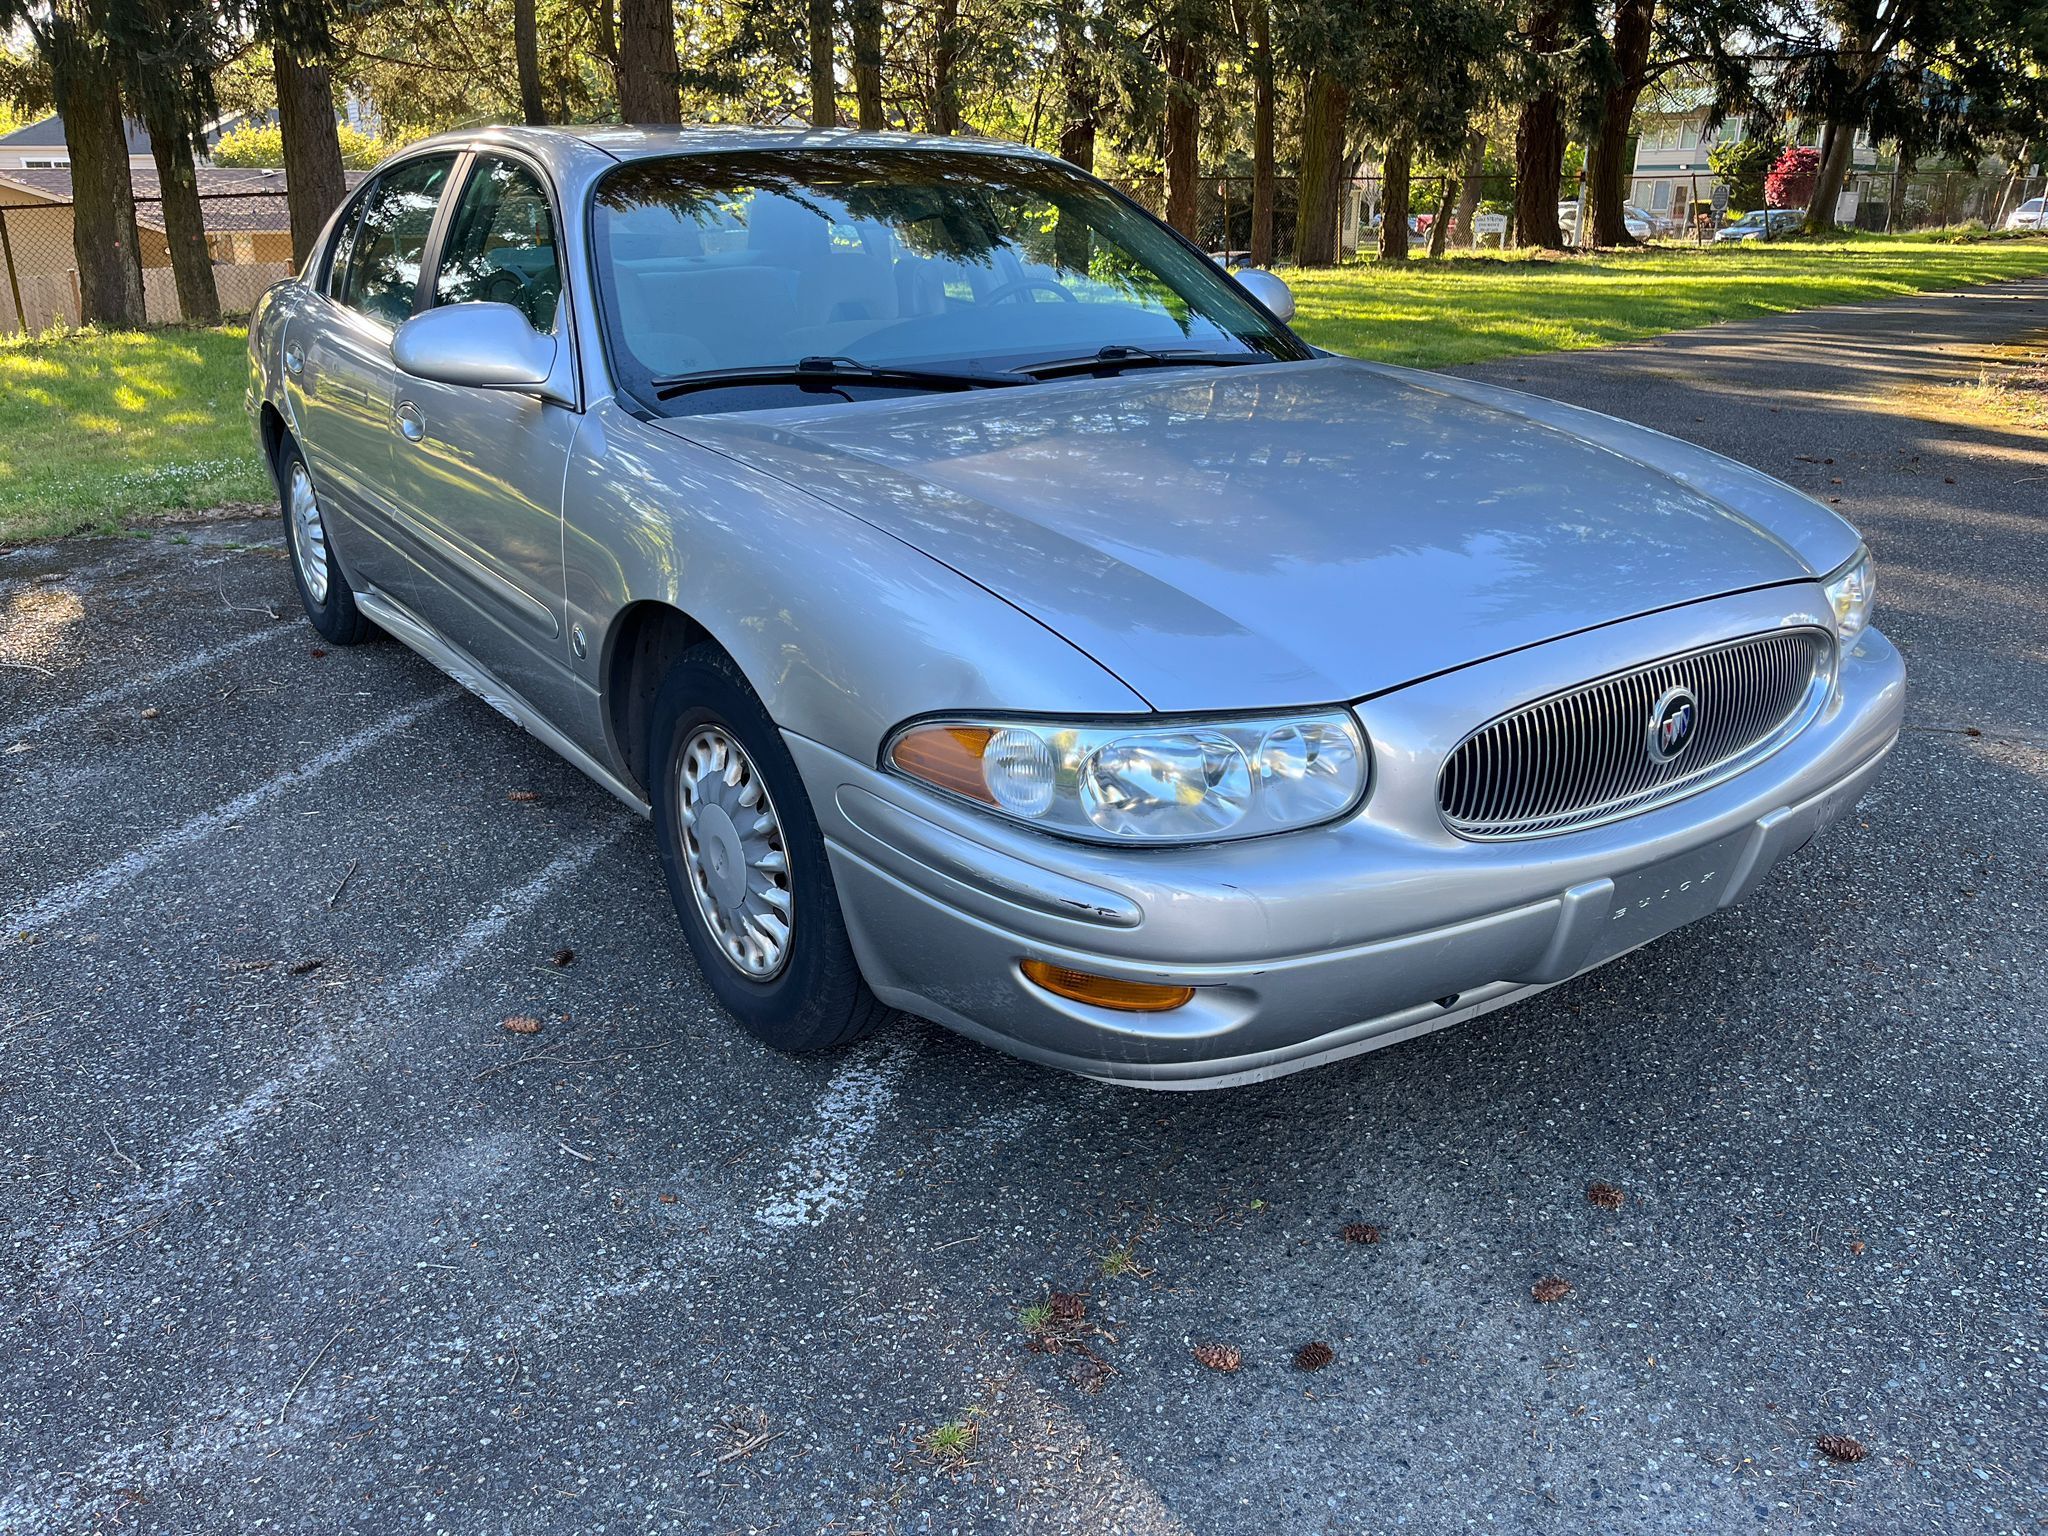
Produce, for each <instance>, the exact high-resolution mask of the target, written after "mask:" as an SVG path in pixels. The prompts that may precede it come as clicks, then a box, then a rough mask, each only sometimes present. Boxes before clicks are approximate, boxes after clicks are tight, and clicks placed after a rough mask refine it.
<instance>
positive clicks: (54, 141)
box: [0, 112, 248, 156]
mask: <svg viewBox="0 0 2048 1536" xmlns="http://www.w3.org/2000/svg"><path fill="white" fill-rule="evenodd" d="M247 117H248V114H247V113H246V112H230V113H229V114H228V115H227V116H225V117H223V118H220V119H219V120H218V121H216V122H213V123H209V124H208V125H207V128H206V142H207V143H209V144H211V143H213V142H214V141H215V140H217V139H218V138H219V137H220V136H221V135H222V134H224V133H230V132H232V131H233V130H234V129H236V128H238V127H240V126H241V125H242V123H243V121H244V120H245V119H246V118H247ZM121 126H122V127H123V128H124V129H125V130H126V131H127V136H128V153H129V155H130V156H134V155H146V154H149V153H150V143H149V130H148V129H147V128H145V127H143V126H142V124H140V123H138V122H137V121H136V120H135V119H134V118H132V117H127V118H123V119H122V120H121ZM64 147H65V141H64V119H63V118H62V117H59V116H58V115H57V114H56V113H54V112H53V113H51V114H50V116H48V117H46V118H43V119H41V120H40V121H37V122H33V123H29V124H27V125H26V126H25V127H21V128H17V129H15V130H14V132H12V133H6V134H0V148H6V149H62V148H64Z"/></svg>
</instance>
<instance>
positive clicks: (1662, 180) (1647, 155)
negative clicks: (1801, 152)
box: [1629, 90, 1885, 223]
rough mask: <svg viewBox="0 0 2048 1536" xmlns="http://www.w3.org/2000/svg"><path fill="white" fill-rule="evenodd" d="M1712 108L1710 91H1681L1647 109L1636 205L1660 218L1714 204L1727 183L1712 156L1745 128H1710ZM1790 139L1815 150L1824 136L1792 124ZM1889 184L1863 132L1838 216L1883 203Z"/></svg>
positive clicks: (1634, 187) (1634, 185)
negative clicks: (1718, 173)
mask: <svg viewBox="0 0 2048 1536" xmlns="http://www.w3.org/2000/svg"><path fill="white" fill-rule="evenodd" d="M1712 105H1713V102H1712V98H1711V97H1710V96H1709V95H1708V94H1707V93H1705V92H1701V91H1683V90H1681V91H1673V92H1667V93H1666V94H1664V95H1662V96H1660V97H1658V98H1657V99H1656V100H1654V101H1652V102H1651V103H1650V104H1649V105H1648V106H1646V107H1645V108H1644V110H1643V112H1642V113H1641V115H1640V122H1641V129H1640V132H1639V133H1638V134H1637V136H1636V160H1635V168H1634V170H1633V172H1632V173H1631V181H1630V188H1629V201H1630V202H1632V203H1634V204H1636V205H1637V206H1638V207H1641V208H1647V209H1649V210H1650V212H1652V213H1654V214H1658V215H1660V216H1662V215H1668V216H1671V217H1675V218H1679V219H1684V218H1685V217H1687V212H1686V210H1687V205H1688V204H1691V203H1711V202H1712V201H1713V200H1714V189H1715V188H1716V187H1718V186H1720V184H1721V179H1720V178H1719V177H1718V176H1716V175H1715V174H1714V172H1713V169H1712V167H1710V166H1709V165H1708V164H1707V156H1708V154H1709V153H1711V152H1712V150H1713V148H1714V146H1715V145H1717V144H1721V143H1729V142H1734V141H1738V140H1740V139H1741V138H1742V136H1743V133H1744V131H1745V125H1744V124H1743V123H1741V122H1739V121H1732V120H1731V121H1729V122H1725V123H1723V124H1721V125H1720V127H1718V128H1710V127H1708V126H1707V120H1708V117H1709V116H1710V113H1711V109H1712ZM1784 137H1785V139H1786V141H1787V142H1788V143H1798V144H1805V145H1809V146H1811V147H1813V148H1818V147H1819V143H1820V141H1819V136H1818V134H1816V133H1813V132H1810V131H1809V132H1805V133H1800V132H1798V131H1796V130H1794V129H1793V128H1792V127H1791V125H1788V131H1787V132H1786V134H1785V135H1784ZM1884 184H1885V178H1884V176H1883V175H1881V174H1880V173H1879V171H1878V164H1877V147H1876V146H1875V145H1874V144H1872V143H1871V142H1870V140H1869V139H1868V138H1867V137H1865V136H1864V135H1863V134H1861V133H1859V134H1857V135H1856V142H1855V145H1854V147H1853V148H1852V149H1851V151H1850V160H1849V179H1848V181H1847V182H1846V183H1845V184H1844V186H1843V189H1842V202H1841V205H1840V207H1839V208H1838V210H1837V217H1838V218H1840V219H1841V221H1842V222H1843V223H1851V222H1853V221H1854V220H1855V218H1856V211H1857V209H1858V208H1859V207H1860V206H1861V205H1862V204H1864V203H1881V202H1883V201H1884ZM1745 211H1746V210H1745Z"/></svg>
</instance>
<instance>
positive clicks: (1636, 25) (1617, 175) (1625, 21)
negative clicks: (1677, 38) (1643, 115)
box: [1579, 0, 1657, 245]
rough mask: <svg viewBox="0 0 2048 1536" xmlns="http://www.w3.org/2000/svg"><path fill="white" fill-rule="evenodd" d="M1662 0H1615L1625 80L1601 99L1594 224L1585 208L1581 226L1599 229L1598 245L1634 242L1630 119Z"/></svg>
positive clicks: (1592, 167) (1617, 47)
mask: <svg viewBox="0 0 2048 1536" xmlns="http://www.w3.org/2000/svg"><path fill="white" fill-rule="evenodd" d="M1656 9H1657V0H1615V7H1614V67H1615V69H1616V71H1617V72H1618V75H1619V79H1618V81H1617V83H1616V84H1614V85H1613V86H1611V87H1610V88H1609V89H1608V90H1607V91H1606V92H1605V93H1604V94H1603V95H1602V98H1601V102H1600V127H1599V129H1598V130H1597V131H1596V132H1595V133H1594V135H1593V142H1592V143H1591V144H1589V145H1587V146H1586V194H1587V201H1588V202H1590V203H1591V204H1592V205H1593V208H1592V223H1591V225H1588V224H1587V223H1586V210H1585V209H1584V208H1581V209H1580V210H1579V228H1580V229H1581V231H1583V230H1585V229H1587V228H1590V229H1591V230H1592V231H1593V244H1595V245H1634V244H1636V243H1637V241H1636V238H1635V236H1633V235H1631V234H1630V233H1629V232H1628V220H1627V218H1626V217H1625V215H1624V213H1623V211H1622V204H1623V203H1625V202H1627V201H1628V173H1629V164H1628V160H1627V158H1626V154H1625V152H1626V150H1627V149H1628V130H1629V121H1630V119H1632V118H1633V117H1634V116H1635V111H1636V98H1637V97H1639V96H1641V95H1642V93H1643V83H1644V82H1643V72H1644V70H1645V69H1646V68H1647V67H1648V65H1649V61H1650V24H1651V21H1652V20H1653V18H1654V17H1655V14H1656Z"/></svg>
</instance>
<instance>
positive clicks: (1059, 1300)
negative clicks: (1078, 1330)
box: [1046, 1291, 1088, 1323]
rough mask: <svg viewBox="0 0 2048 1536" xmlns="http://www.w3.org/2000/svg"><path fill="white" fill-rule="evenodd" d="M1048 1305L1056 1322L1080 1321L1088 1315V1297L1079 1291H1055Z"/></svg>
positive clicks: (1049, 1298)
mask: <svg viewBox="0 0 2048 1536" xmlns="http://www.w3.org/2000/svg"><path fill="white" fill-rule="evenodd" d="M1046 1305H1047V1306H1048V1307H1050V1308H1051V1309H1052V1319H1053V1321H1054V1322H1056V1323H1078V1322H1080V1321H1081V1320H1082V1319H1083V1318H1085V1317H1086V1316H1087V1315H1088V1298H1087V1297H1086V1296H1083V1295H1082V1294H1081V1293H1080V1292H1079V1291H1054V1292H1053V1293H1052V1295H1051V1296H1049V1297H1047V1298H1046Z"/></svg>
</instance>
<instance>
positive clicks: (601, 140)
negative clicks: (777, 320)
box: [407, 123, 1051, 160]
mask: <svg viewBox="0 0 2048 1536" xmlns="http://www.w3.org/2000/svg"><path fill="white" fill-rule="evenodd" d="M487 138H499V139H505V140H509V141H511V142H513V143H524V144H528V145H531V146H533V147H535V148H543V147H544V146H546V145H547V144H548V143H549V142H552V143H554V144H556V145H560V144H561V143H562V142H563V141H569V142H572V143H575V144H580V145H585V146H587V147H589V148H591V149H596V150H600V151H602V152H603V153H604V154H606V155H609V156H610V157H611V158H612V159H614V160H642V159H646V158H648V157H650V156H654V155H675V154H693V153H697V154H702V153H712V152H716V151H737V150H749V149H799V148H801V149H813V148H815V149H826V148H830V149H950V150H979V151H987V152H993V153H1000V154H1012V155H1030V156H1032V157H1033V158H1034V159H1049V158H1051V157H1050V156H1048V155H1046V154H1045V152H1044V151H1043V150H1037V149H1033V148H1031V147H1030V146H1029V145H1025V144H1010V143H1006V142H1004V141H1002V140H1000V139H983V138H976V137H973V136H971V135H965V134H963V135H957V136H953V137H948V136H945V135H941V134H925V133H862V132H860V131H859V130H857V129H852V128H809V127H799V128H771V127H760V126H753V125H747V124H717V123H706V124H697V125H692V126H688V127H681V128H669V127H634V126H629V125H622V124H618V123H587V124H583V125H580V126H571V127H560V128H553V127H551V128H527V127H517V126H508V127H502V128H469V129H464V130H461V131H458V132H453V133H446V134H440V135H437V136H436V137H435V138H432V139H428V140H426V141H425V143H427V144H430V145H435V144H440V143H443V142H446V143H451V144H463V143H475V142H477V141H478V140H480V139H487ZM407 147H408V148H411V149H416V148H419V147H420V146H418V145H409V146H407Z"/></svg>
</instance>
